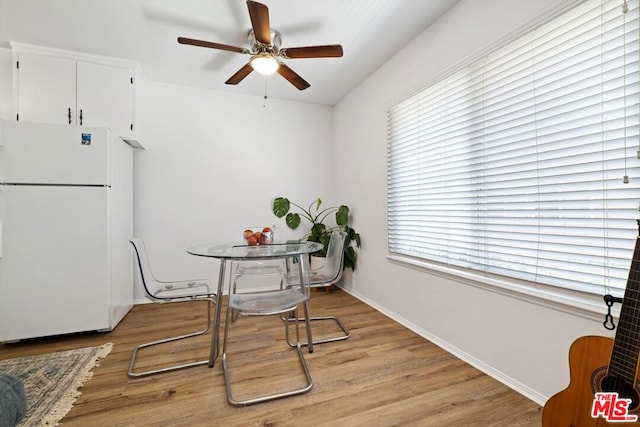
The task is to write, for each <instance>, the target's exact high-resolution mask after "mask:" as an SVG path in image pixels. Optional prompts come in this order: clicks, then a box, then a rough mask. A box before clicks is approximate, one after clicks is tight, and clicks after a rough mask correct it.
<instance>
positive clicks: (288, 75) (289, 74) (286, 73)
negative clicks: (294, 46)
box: [278, 62, 311, 90]
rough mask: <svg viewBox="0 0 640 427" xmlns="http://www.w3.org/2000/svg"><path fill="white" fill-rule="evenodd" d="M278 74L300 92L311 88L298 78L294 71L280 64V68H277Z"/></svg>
mask: <svg viewBox="0 0 640 427" xmlns="http://www.w3.org/2000/svg"><path fill="white" fill-rule="evenodd" d="M278 74H280V75H281V76H282V77H284V78H285V79H287V80H289V83H291V84H292V85H294V86H295V87H297V88H298V89H300V90H305V89H306V88H308V87H309V86H311V85H310V84H309V83H307V82H306V81H305V79H303V78H302V77H300V76H299V75H298V74H297V73H296V72H295V71H293V70H292V69H291V68H289V67H287V66H286V65H285V64H283V63H282V62H281V63H280V66H279V67H278Z"/></svg>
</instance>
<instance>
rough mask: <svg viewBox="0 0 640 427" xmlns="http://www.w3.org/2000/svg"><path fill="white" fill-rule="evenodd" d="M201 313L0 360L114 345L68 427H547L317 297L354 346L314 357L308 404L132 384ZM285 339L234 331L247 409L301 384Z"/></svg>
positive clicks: (521, 402)
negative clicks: (136, 369) (133, 374)
mask: <svg viewBox="0 0 640 427" xmlns="http://www.w3.org/2000/svg"><path fill="white" fill-rule="evenodd" d="M203 306H204V304H201V303H200V304H196V303H187V304H171V305H164V306H160V305H156V304H145V305H139V306H135V307H134V308H133V309H132V310H131V312H130V313H129V314H128V315H127V317H126V318H125V319H124V320H123V321H122V322H121V324H120V325H119V326H118V327H117V328H116V329H115V330H114V331H113V332H109V333H90V334H80V335H74V336H66V337H60V338H49V339H39V340H28V341H22V342H19V343H15V344H4V345H3V344H0V359H6V358H11V357H18V356H26V355H31V354H37V353H45V352H52V351H60V350H68V349H72V348H78V347H85V346H93V345H100V344H103V343H106V342H112V343H114V347H113V350H112V352H111V354H109V356H108V357H107V358H106V359H104V360H103V361H102V364H101V366H99V367H97V368H95V369H94V370H93V373H94V376H93V379H92V380H91V381H89V382H88V383H87V384H85V386H84V387H83V388H82V389H81V391H82V396H81V397H80V398H79V399H78V400H77V401H76V404H75V406H74V407H73V409H72V410H71V411H70V412H69V413H68V414H67V416H66V417H65V418H64V419H63V421H62V423H63V425H64V426H83V427H84V426H90V427H93V426H172V427H173V426H225V427H226V426H262V427H267V426H268V427H275V426H293V425H298V426H314V427H316V426H368V427H370V426H421V427H422V426H437V427H441V426H456V427H459V426H482V427H487V426H505V427H506V426H509V427H512V426H539V425H540V423H541V408H540V407H539V406H538V405H537V404H536V403H534V402H532V401H530V400H528V399H527V398H525V397H523V396H522V395H520V394H518V393H517V392H515V391H513V390H511V389H509V388H507V387H506V386H504V385H503V384H501V383H499V382H498V381H496V380H494V379H492V378H490V377H488V376H487V375H484V374H483V373H481V372H479V371H478V370H477V369H475V368H473V367H471V366H469V365H467V364H465V363H464V362H462V361H460V360H459V359H457V358H455V357H454V356H452V355H450V354H448V353H446V352H445V351H443V350H442V349H440V348H439V347H437V346H435V345H434V344H432V343H430V342H429V341H427V340H425V339H424V338H421V337H420V336H418V335H416V334H414V333H413V332H411V331H409V330H408V329H406V328H404V327H403V326H401V325H399V324H398V323H396V322H394V321H392V320H390V319H389V318H387V317H385V316H384V315H382V314H380V313H379V312H377V311H375V310H373V309H372V308H371V307H369V306H367V305H365V304H364V303H362V302H360V301H359V300H357V299H356V298H354V297H352V296H350V295H349V294H347V293H345V292H343V291H341V290H336V291H334V292H331V293H328V294H327V293H324V292H318V293H314V294H313V296H312V298H311V312H312V314H336V315H338V316H339V317H341V318H342V320H343V321H344V322H345V323H346V324H347V325H348V326H349V328H350V329H351V332H352V336H351V338H350V339H348V340H346V341H341V342H335V343H329V344H322V345H318V346H316V347H315V351H314V352H313V353H312V354H309V353H305V357H306V360H307V362H308V364H309V369H310V371H311V375H312V377H313V380H314V383H315V385H314V388H313V389H312V390H311V392H309V393H307V394H304V395H301V396H296V397H290V398H286V399H282V400H276V401H272V402H267V403H262V404H258V405H254V406H248V407H240V408H238V407H233V406H231V405H229V404H228V403H227V401H226V395H225V387H224V380H223V376H222V366H221V363H217V364H216V366H214V367H213V368H209V367H208V366H199V367H195V368H189V369H186V370H182V371H176V372H172V373H165V374H159V375H154V376H151V377H146V378H142V379H130V378H129V377H128V376H127V368H128V363H129V358H130V356H131V351H132V349H133V347H134V346H135V345H137V344H139V343H141V342H145V341H150V340H153V339H158V338H161V337H164V336H167V334H178V333H181V332H183V331H186V329H185V328H187V329H188V328H189V327H191V328H192V329H195V327H196V325H197V324H199V323H202V322H204V320H205V319H206V313H205V311H204V308H203ZM223 313H224V311H223ZM223 317H224V316H223ZM42 321H46V319H42ZM313 330H314V333H315V334H316V337H319V336H321V335H323V334H331V333H333V332H337V329H336V327H335V326H334V325H330V327H329V326H318V325H314V329H313ZM283 338H284V328H283V326H282V322H281V321H279V320H278V318H277V317H249V318H240V319H239V320H238V321H237V322H236V323H234V324H233V325H232V328H231V335H230V342H229V365H230V369H231V373H232V375H233V378H234V380H235V381H236V383H237V385H238V388H237V393H238V394H239V395H240V396H238V397H243V396H244V395H245V394H246V393H250V392H251V391H254V390H256V387H260V386H262V387H280V386H282V385H286V384H287V383H290V382H291V381H293V380H294V379H295V380H299V379H300V375H301V373H300V372H301V371H300V368H299V365H298V361H297V357H296V355H295V350H292V349H290V348H289V347H288V346H287V345H286V343H285V342H284V341H283ZM208 344H209V341H208V337H206V336H205V337H198V338H196V339H193V340H192V341H191V342H190V343H186V344H180V345H179V346H174V347H173V348H171V349H168V350H167V349H165V351H164V352H162V353H160V352H158V351H157V350H146V353H143V352H141V353H140V355H141V357H142V358H144V359H145V360H153V361H154V362H155V361H160V362H162V361H166V360H170V361H171V360H176V358H179V357H182V356H184V355H192V356H193V355H197V354H199V355H201V356H200V357H202V358H206V357H207V351H208ZM251 350H253V351H251ZM256 350H257V351H256ZM247 352H250V354H249V353H247ZM158 354H160V356H159V357H154V355H158ZM260 358H262V361H258V359H260ZM141 366H142V365H141ZM278 366H282V367H283V369H280V368H279V367H278ZM283 377H285V379H283ZM286 378H291V379H292V380H291V381H288V380H287V379H286ZM258 380H259V382H260V385H257V386H256V384H255V383H256V381H258Z"/></svg>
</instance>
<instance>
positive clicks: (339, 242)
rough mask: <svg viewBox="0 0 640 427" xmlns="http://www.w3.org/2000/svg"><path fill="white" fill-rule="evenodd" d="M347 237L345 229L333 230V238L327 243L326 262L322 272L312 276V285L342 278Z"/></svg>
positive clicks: (329, 282) (332, 281)
mask: <svg viewBox="0 0 640 427" xmlns="http://www.w3.org/2000/svg"><path fill="white" fill-rule="evenodd" d="M346 238H347V233H346V232H345V231H333V232H331V238H330V239H329V244H328V245H327V256H326V264H325V266H324V267H323V269H322V274H319V275H316V276H315V277H314V275H312V276H311V277H310V282H311V285H321V284H331V283H334V282H337V281H338V280H340V278H341V277H342V267H343V265H344V241H345V239H346Z"/></svg>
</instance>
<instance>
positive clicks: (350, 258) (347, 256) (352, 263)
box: [344, 246, 358, 271]
mask: <svg viewBox="0 0 640 427" xmlns="http://www.w3.org/2000/svg"><path fill="white" fill-rule="evenodd" d="M357 259H358V256H357V255H356V251H355V249H353V248H352V247H351V246H349V247H348V248H346V249H345V251H344V268H350V269H351V270H353V271H355V270H356V261H357Z"/></svg>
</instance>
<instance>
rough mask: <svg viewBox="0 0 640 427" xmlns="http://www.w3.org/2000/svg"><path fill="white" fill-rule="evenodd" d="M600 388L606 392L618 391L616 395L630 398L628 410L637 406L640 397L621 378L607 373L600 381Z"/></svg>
mask: <svg viewBox="0 0 640 427" xmlns="http://www.w3.org/2000/svg"><path fill="white" fill-rule="evenodd" d="M600 389H601V390H602V391H606V392H616V393H618V397H621V398H624V399H631V403H630V404H629V410H630V411H633V410H636V409H637V408H638V404H639V403H640V397H639V396H638V392H637V390H636V389H635V388H634V387H633V386H632V385H631V384H629V383H627V382H626V381H625V380H623V379H622V378H619V377H616V376H614V375H607V376H606V377H605V378H604V379H603V380H602V382H601V383H600Z"/></svg>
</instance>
